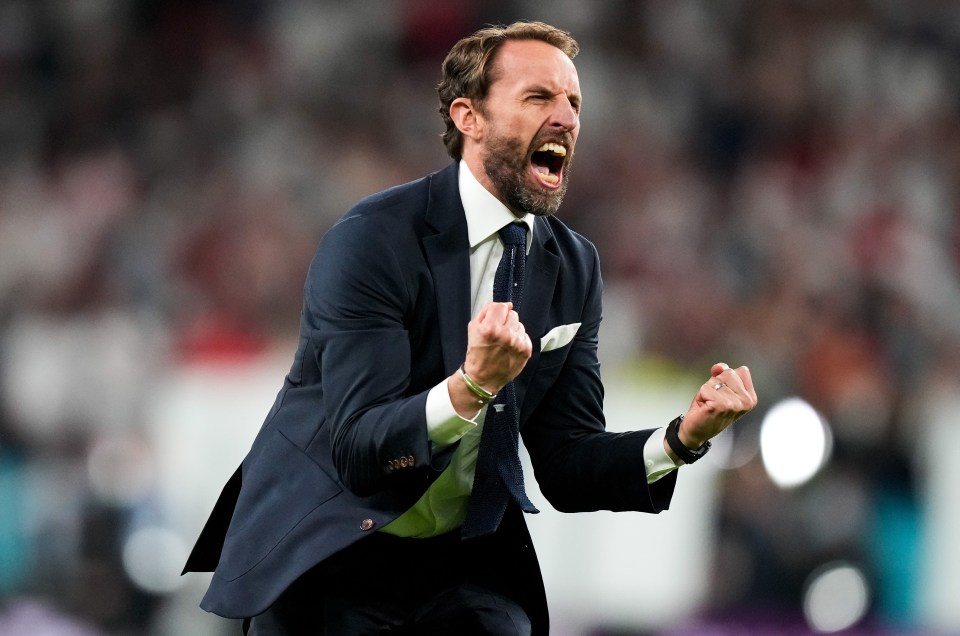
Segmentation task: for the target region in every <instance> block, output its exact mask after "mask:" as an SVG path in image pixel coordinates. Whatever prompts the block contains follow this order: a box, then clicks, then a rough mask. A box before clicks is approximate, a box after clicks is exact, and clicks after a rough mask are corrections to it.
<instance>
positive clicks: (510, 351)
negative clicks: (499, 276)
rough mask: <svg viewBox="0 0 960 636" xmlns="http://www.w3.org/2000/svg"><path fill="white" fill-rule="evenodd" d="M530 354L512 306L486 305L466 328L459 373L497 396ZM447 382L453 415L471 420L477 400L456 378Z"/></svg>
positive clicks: (495, 303)
mask: <svg viewBox="0 0 960 636" xmlns="http://www.w3.org/2000/svg"><path fill="white" fill-rule="evenodd" d="M532 353H533V344H532V343H531V342H530V336H528V335H527V331H526V329H524V327H523V323H522V322H520V316H519V315H517V312H515V311H514V310H513V303H509V302H507V303H498V302H492V303H488V304H487V305H485V306H484V307H483V309H481V310H480V313H478V314H477V315H476V316H475V317H474V318H473V320H471V321H470V323H469V324H468V325H467V357H466V360H464V363H463V370H464V371H465V372H466V373H467V375H469V376H470V378H472V379H473V381H474V382H476V383H477V384H479V385H480V386H481V387H483V388H484V389H485V390H487V391H489V392H490V393H497V392H499V391H500V389H502V388H503V387H504V386H506V384H507V383H508V382H510V381H511V380H513V379H514V378H515V377H517V376H518V375H520V372H521V371H523V367H524V366H526V364H527V360H529V359H530V356H531V355H532ZM458 376H459V373H455V374H454V375H453V376H451V378H450V381H449V382H448V383H447V386H448V390H449V392H450V399H451V401H452V402H453V406H454V408H456V410H457V412H458V413H460V414H461V415H463V416H465V417H472V416H473V415H475V414H476V412H477V410H478V409H477V397H476V395H474V394H473V393H472V392H471V391H470V389H469V388H468V387H467V386H466V384H465V383H464V382H463V379H462V378H460V377H458ZM468 413H471V415H467V414H468Z"/></svg>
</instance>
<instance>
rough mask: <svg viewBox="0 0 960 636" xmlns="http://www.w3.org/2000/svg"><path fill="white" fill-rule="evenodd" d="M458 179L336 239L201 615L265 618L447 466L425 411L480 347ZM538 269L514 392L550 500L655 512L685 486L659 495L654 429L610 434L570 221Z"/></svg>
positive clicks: (310, 298)
mask: <svg viewBox="0 0 960 636" xmlns="http://www.w3.org/2000/svg"><path fill="white" fill-rule="evenodd" d="M457 170H458V168H457V164H452V165H451V166H449V167H448V168H446V169H444V170H441V171H440V172H437V173H434V174H432V175H429V176H427V177H424V178H422V179H419V180H417V181H414V182H412V183H408V184H405V185H401V186H398V187H395V188H391V189H389V190H386V191H384V192H382V193H379V194H377V195H374V196H372V197H369V198H367V199H365V200H363V201H361V202H360V203H359V204H357V205H356V206H355V207H354V208H352V209H351V210H350V211H349V212H348V213H347V214H346V215H345V216H344V217H343V218H342V219H341V220H340V221H339V222H337V223H336V225H334V226H333V227H332V228H331V229H330V230H329V231H328V232H327V234H326V235H325V236H324V238H323V239H322V241H321V243H320V246H319V248H318V250H317V253H316V256H315V258H314V260H313V262H312V263H311V266H310V269H309V273H308V276H307V280H306V284H305V288H304V305H303V312H302V316H301V326H300V340H299V346H298V348H297V352H296V356H295V359H294V363H293V366H292V368H291V369H290V372H289V374H288V376H287V377H286V378H285V380H284V383H283V387H282V389H281V390H280V392H279V394H278V396H277V399H276V402H275V403H274V405H273V407H272V409H271V410H270V412H269V413H268V415H267V417H266V420H265V422H264V424H263V426H262V428H261V430H260V432H259V433H258V435H257V437H256V439H255V441H254V442H253V446H252V448H251V450H250V452H249V454H248V455H247V456H246V458H245V459H244V460H243V463H242V465H241V467H240V468H239V469H238V470H237V472H236V473H235V474H234V476H233V478H232V479H231V480H230V482H229V483H228V484H227V486H226V488H225V489H224V492H223V494H222V495H221V497H220V499H219V501H218V503H217V505H216V506H215V508H214V511H213V513H212V514H211V516H210V519H209V520H208V521H207V524H206V526H205V527H204V530H203V532H202V533H201V535H200V538H199V539H198V541H197V544H196V546H195V548H194V550H193V553H192V554H191V556H190V559H189V560H188V562H187V566H186V568H185V571H208V570H214V572H215V573H214V576H213V579H212V582H211V584H210V587H209V589H208V591H207V594H206V595H205V596H204V599H203V601H202V603H201V606H202V607H203V608H204V609H207V610H209V611H212V612H215V613H217V614H220V615H222V616H227V617H247V616H253V615H256V614H258V613H260V612H262V611H264V610H265V609H267V608H268V607H269V606H270V605H271V604H272V602H273V601H274V600H275V599H276V598H277V597H278V596H279V595H280V594H281V593H282V592H283V591H284V589H286V587H287V586H289V585H290V583H292V582H293V581H294V580H295V579H296V578H297V577H298V576H299V575H300V574H302V573H303V572H305V571H306V570H308V569H310V568H311V567H312V566H314V565H316V564H317V563H319V562H320V561H322V560H324V559H325V558H327V557H328V556H330V555H332V554H333V553H335V552H338V551H339V550H342V549H343V548H345V547H346V546H348V545H350V544H352V543H353V542H355V541H358V540H360V539H362V538H363V537H364V536H368V535H369V533H370V532H375V531H376V530H377V529H379V528H381V527H383V526H384V525H386V524H387V523H389V522H390V521H391V520H393V519H395V518H396V517H397V516H399V515H400V513H402V512H403V511H404V510H406V509H407V508H408V507H410V505H412V504H413V503H414V502H415V501H416V500H417V499H418V498H419V497H420V496H421V495H422V494H423V492H424V490H425V489H426V488H427V486H429V485H430V483H431V482H432V481H433V480H434V479H436V477H437V476H438V475H439V474H440V472H441V471H442V470H443V469H444V467H445V466H446V465H447V463H448V462H449V458H450V454H451V453H452V451H453V448H449V449H447V452H445V453H442V454H440V455H439V456H434V455H432V454H431V448H430V441H429V439H428V437H427V429H426V421H425V401H426V396H427V392H428V391H429V390H430V389H431V388H432V387H433V386H435V385H436V384H438V383H439V382H440V381H442V380H443V379H444V378H445V377H447V376H448V375H450V374H451V373H453V371H455V370H456V369H457V367H458V366H459V365H460V364H461V362H462V361H463V359H464V356H465V353H466V347H467V329H466V328H467V323H468V322H469V321H470V318H471V316H470V311H471V299H470V273H469V244H468V238H467V225H466V220H465V216H464V211H463V205H462V203H461V200H460V195H459V190H458V180H457V174H458V173H457ZM526 271H527V274H526V282H525V291H524V299H523V304H522V308H521V311H520V319H521V321H522V322H523V324H524V326H525V328H526V330H527V333H528V334H529V335H530V337H531V340H532V342H533V356H532V357H531V359H530V360H529V362H528V363H527V365H526V367H525V368H524V370H523V372H522V373H521V374H520V376H519V377H518V379H517V383H516V386H517V400H518V404H519V405H520V426H521V433H522V437H523V442H524V444H525V445H526V447H527V449H528V451H529V454H530V457H531V461H532V463H533V467H534V472H535V475H536V480H537V482H538V484H539V486H540V489H541V492H542V493H543V495H544V496H545V497H546V498H547V499H548V500H549V502H550V503H551V505H553V506H554V507H555V508H557V509H558V510H561V511H569V512H578V511H589V510H601V509H605V510H615V511H620V510H638V511H645V512H659V511H660V510H662V509H664V508H666V507H667V506H668V504H669V501H670V498H671V496H672V493H673V487H674V484H675V481H676V475H675V473H672V474H671V475H668V476H667V477H665V478H663V479H661V480H660V481H659V482H657V483H656V484H654V485H653V486H650V487H648V486H647V482H646V474H645V470H644V462H643V445H644V442H645V441H646V439H647V438H648V436H649V434H650V430H645V431H637V432H631V433H619V434H614V433H609V432H606V431H605V430H604V429H605V425H604V415H603V386H602V384H601V380H600V365H599V362H598V359H597V334H598V330H599V326H600V318H601V303H600V296H601V288H602V283H601V278H600V266H599V259H598V256H597V252H596V249H595V248H594V246H593V245H592V244H591V243H590V242H589V241H587V240H586V239H585V238H583V237H582V236H580V235H578V234H576V233H575V232H573V231H572V230H570V229H569V228H567V227H566V226H565V225H564V224H563V223H562V222H560V221H559V220H558V219H556V218H554V217H537V219H536V221H535V229H534V233H533V245H532V246H531V249H530V253H529V257H528V261H527V267H526ZM570 323H582V324H581V327H580V328H579V330H578V333H577V334H576V336H575V337H574V339H573V341H572V342H571V343H570V344H568V345H566V346H564V347H561V348H558V349H555V350H552V351H549V352H545V353H542V354H541V352H540V338H541V337H542V336H543V335H544V334H546V333H547V332H548V331H549V330H550V329H551V328H553V327H556V326H558V325H565V324H570ZM520 525H521V527H523V524H520ZM518 541H519V542H521V543H525V544H527V545H528V544H529V537H528V536H523V537H518ZM529 557H530V563H527V564H518V567H520V568H525V569H526V570H527V571H535V578H536V580H537V584H538V589H537V590H535V592H534V596H537V597H538V598H539V599H542V589H543V588H542V581H541V580H540V578H539V568H538V567H537V564H536V557H535V555H534V553H533V551H532V550H530V551H529ZM543 609H544V614H545V606H544V608H543Z"/></svg>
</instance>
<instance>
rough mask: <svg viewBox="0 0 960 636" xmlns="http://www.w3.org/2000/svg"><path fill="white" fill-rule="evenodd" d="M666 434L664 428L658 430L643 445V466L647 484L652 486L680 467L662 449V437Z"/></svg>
mask: <svg viewBox="0 0 960 636" xmlns="http://www.w3.org/2000/svg"><path fill="white" fill-rule="evenodd" d="M666 433H667V429H666V428H658V429H657V430H655V431H654V432H653V433H651V434H650V437H648V438H647V442H646V444H644V445H643V466H644V468H646V469H647V483H648V484H652V483H653V482H655V481H657V480H658V479H660V478H661V477H663V476H664V475H666V474H668V473H670V472H672V471H674V470H676V469H677V468H679V467H680V466H679V465H677V464H675V463H673V460H672V459H670V456H669V455H667V451H666V450H665V449H664V448H663V437H664V435H666Z"/></svg>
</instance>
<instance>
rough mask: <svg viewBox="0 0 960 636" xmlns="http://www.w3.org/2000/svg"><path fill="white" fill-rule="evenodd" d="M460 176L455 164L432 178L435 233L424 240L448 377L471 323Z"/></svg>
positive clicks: (429, 219) (429, 218)
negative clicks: (458, 178)
mask: <svg viewBox="0 0 960 636" xmlns="http://www.w3.org/2000/svg"><path fill="white" fill-rule="evenodd" d="M457 174H458V173H457V165H456V164H452V165H451V166H450V167H448V168H446V169H444V170H441V171H440V172H437V173H436V174H434V175H433V176H432V177H431V181H430V190H429V197H430V199H429V201H428V202H427V212H426V215H425V220H426V223H427V226H428V227H429V230H428V231H429V232H432V233H430V234H427V235H426V236H424V238H423V248H424V251H425V252H426V255H427V263H428V264H429V267H430V272H431V274H432V275H433V280H434V285H435V294H436V303H437V318H438V321H439V323H440V341H441V343H442V347H443V367H444V371H445V372H446V373H447V374H450V373H453V371H454V369H456V368H457V367H458V366H460V363H461V362H463V357H464V355H466V351H467V323H468V322H470V240H469V238H468V235H467V220H466V216H465V214H464V211H463V202H462V201H461V200H460V190H459V186H458V182H457Z"/></svg>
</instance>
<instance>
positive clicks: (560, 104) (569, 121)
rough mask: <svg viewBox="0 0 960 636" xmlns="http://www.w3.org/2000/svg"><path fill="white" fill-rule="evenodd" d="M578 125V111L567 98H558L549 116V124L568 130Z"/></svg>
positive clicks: (574, 128)
mask: <svg viewBox="0 0 960 636" xmlns="http://www.w3.org/2000/svg"><path fill="white" fill-rule="evenodd" d="M579 125H580V113H579V111H578V110H577V109H576V107H575V106H574V105H573V103H571V102H570V100H569V99H558V100H557V101H556V108H554V109H553V112H552V113H551V117H550V126H551V127H553V128H556V129H560V130H563V131H564V132H570V131H573V130H576V128H577V126H579Z"/></svg>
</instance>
